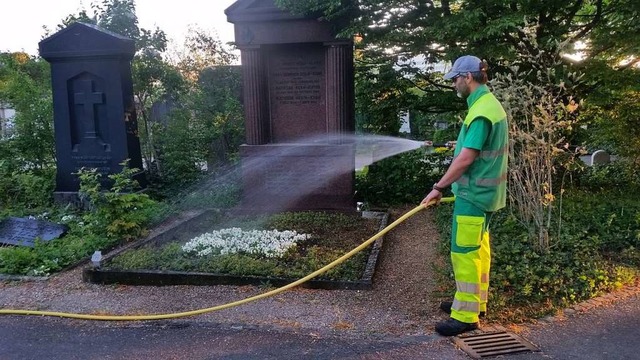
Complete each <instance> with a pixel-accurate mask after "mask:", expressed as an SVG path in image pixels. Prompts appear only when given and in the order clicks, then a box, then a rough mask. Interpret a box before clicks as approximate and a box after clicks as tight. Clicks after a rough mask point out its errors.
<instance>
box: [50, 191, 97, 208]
mask: <svg viewBox="0 0 640 360" xmlns="http://www.w3.org/2000/svg"><path fill="white" fill-rule="evenodd" d="M53 201H54V203H55V204H56V205H62V206H66V205H71V206H72V207H73V208H75V209H88V208H89V206H90V205H89V202H88V201H87V200H84V201H83V200H80V196H79V195H78V192H72V191H55V192H54V193H53Z"/></svg>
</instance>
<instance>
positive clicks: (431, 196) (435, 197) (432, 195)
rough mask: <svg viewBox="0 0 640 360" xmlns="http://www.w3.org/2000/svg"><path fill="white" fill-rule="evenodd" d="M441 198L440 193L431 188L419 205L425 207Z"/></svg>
mask: <svg viewBox="0 0 640 360" xmlns="http://www.w3.org/2000/svg"><path fill="white" fill-rule="evenodd" d="M440 199H442V193H441V192H440V191H438V190H431V192H430V193H429V194H428V195H427V197H425V198H424V199H423V200H422V202H421V203H420V205H422V206H424V207H427V206H429V205H435V204H437V203H439V202H440Z"/></svg>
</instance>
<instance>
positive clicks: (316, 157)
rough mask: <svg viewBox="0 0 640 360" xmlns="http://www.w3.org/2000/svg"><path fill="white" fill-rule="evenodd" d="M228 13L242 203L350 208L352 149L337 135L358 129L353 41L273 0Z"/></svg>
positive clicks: (246, 1)
mask: <svg viewBox="0 0 640 360" xmlns="http://www.w3.org/2000/svg"><path fill="white" fill-rule="evenodd" d="M225 13H226V15H227V19H228V21H229V22H231V23H233V24H234V25H235V39H236V45H237V46H238V48H239V49H240V51H241V57H242V69H243V77H244V107H245V125H246V144H245V145H243V146H242V148H241V157H242V166H243V205H245V206H246V207H250V208H253V209H256V208H258V209H270V208H276V209H278V210H279V209H281V208H286V209H334V210H355V202H354V198H353V185H354V168H355V160H354V159H355V150H354V149H355V147H354V145H353V144H347V143H346V142H345V141H342V140H341V139H342V137H341V135H344V134H352V133H353V132H354V129H355V122H354V110H353V102H354V89H353V43H352V41H351V40H350V39H336V37H335V34H334V33H333V32H332V26H331V24H330V23H327V22H323V21H319V20H317V19H315V18H305V17H304V16H299V15H292V14H289V13H287V12H286V11H283V10H281V9H279V8H278V7H276V6H275V4H274V1H273V0H239V1H237V2H236V3H234V4H233V5H232V6H231V7H229V8H228V9H227V10H225ZM325 136H326V137H325Z"/></svg>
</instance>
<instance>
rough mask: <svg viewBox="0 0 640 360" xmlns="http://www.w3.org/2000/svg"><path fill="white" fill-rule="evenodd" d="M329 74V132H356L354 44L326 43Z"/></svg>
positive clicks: (343, 42) (349, 42)
mask: <svg viewBox="0 0 640 360" xmlns="http://www.w3.org/2000/svg"><path fill="white" fill-rule="evenodd" d="M325 46H326V62H325V63H326V74H327V131H328V132H329V134H338V135H339V134H351V133H353V132H354V131H355V121H354V100H355V99H354V87H353V43H352V42H351V41H340V42H330V43H325Z"/></svg>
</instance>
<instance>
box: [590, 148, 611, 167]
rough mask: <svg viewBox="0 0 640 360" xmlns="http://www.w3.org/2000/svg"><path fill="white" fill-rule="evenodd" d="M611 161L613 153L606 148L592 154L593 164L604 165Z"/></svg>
mask: <svg viewBox="0 0 640 360" xmlns="http://www.w3.org/2000/svg"><path fill="white" fill-rule="evenodd" d="M609 162H611V155H609V153H608V152H606V151H604V150H597V151H595V152H594V153H593V154H592V155H591V165H592V166H595V165H603V164H608V163H609Z"/></svg>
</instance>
